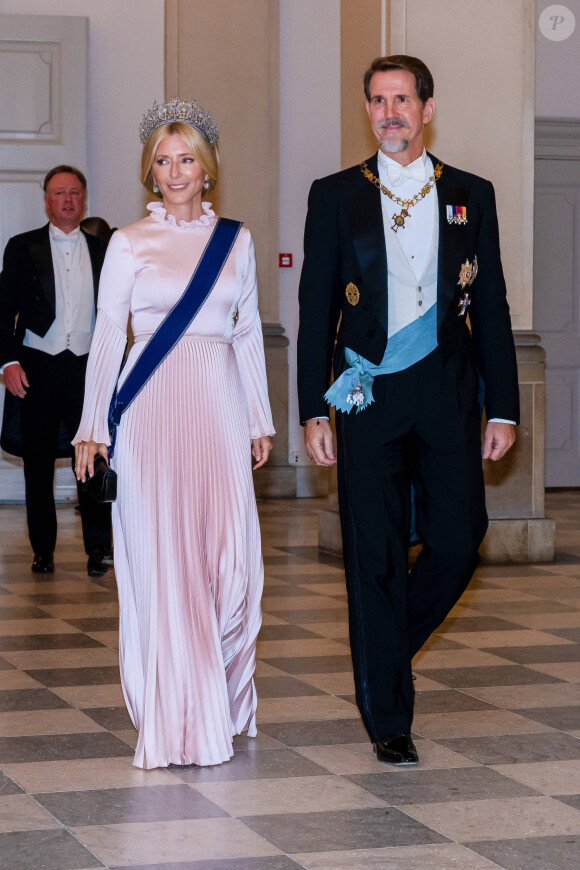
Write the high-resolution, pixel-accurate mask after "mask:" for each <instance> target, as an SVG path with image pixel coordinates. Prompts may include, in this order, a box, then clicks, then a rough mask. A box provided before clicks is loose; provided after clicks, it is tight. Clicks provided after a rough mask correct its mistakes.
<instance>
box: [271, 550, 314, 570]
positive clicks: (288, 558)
mask: <svg viewBox="0 0 580 870" xmlns="http://www.w3.org/2000/svg"><path fill="white" fill-rule="evenodd" d="M308 561H309V560H308V559H305V558H304V556H296V555H292V554H290V553H286V554H284V553H280V554H279V555H278V556H264V567H265V568H271V567H274V566H275V565H307V564H308Z"/></svg>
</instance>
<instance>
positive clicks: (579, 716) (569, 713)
mask: <svg viewBox="0 0 580 870" xmlns="http://www.w3.org/2000/svg"><path fill="white" fill-rule="evenodd" d="M517 712H518V713H519V715H520V716H526V717H527V718H528V719H533V720H534V722H541V723H542V724H543V725H549V726H550V727H551V728H557V729H558V730H559V731H578V730H580V707H534V708H532V709H529V710H518V711H517Z"/></svg>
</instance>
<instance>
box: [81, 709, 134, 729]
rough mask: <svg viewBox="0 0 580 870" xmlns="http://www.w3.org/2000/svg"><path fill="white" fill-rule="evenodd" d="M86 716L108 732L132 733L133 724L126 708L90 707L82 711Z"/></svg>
mask: <svg viewBox="0 0 580 870" xmlns="http://www.w3.org/2000/svg"><path fill="white" fill-rule="evenodd" d="M82 712H83V713H84V714H85V716H88V717H89V719H92V720H93V722H97V723H98V724H99V725H102V726H103V728H106V729H107V731H132V730H133V723H132V722H131V717H130V716H129V714H128V713H127V709H126V708H125V707H90V708H89V709H88V710H83V711H82Z"/></svg>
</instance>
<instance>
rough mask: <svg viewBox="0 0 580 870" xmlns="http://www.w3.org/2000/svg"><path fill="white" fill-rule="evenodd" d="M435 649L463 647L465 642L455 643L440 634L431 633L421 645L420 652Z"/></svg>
mask: <svg viewBox="0 0 580 870" xmlns="http://www.w3.org/2000/svg"><path fill="white" fill-rule="evenodd" d="M436 649H465V644H461V643H456V642H455V641H454V640H451V639H450V638H449V637H448V636H443V635H442V634H432V635H431V637H430V638H428V639H427V640H426V641H425V643H424V644H423V646H422V647H421V652H430V651H431V650H436Z"/></svg>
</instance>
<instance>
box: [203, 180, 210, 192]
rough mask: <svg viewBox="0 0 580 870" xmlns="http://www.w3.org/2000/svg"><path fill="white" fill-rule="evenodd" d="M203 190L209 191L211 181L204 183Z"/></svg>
mask: <svg viewBox="0 0 580 870" xmlns="http://www.w3.org/2000/svg"><path fill="white" fill-rule="evenodd" d="M203 189H204V190H209V181H204V183H203Z"/></svg>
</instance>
